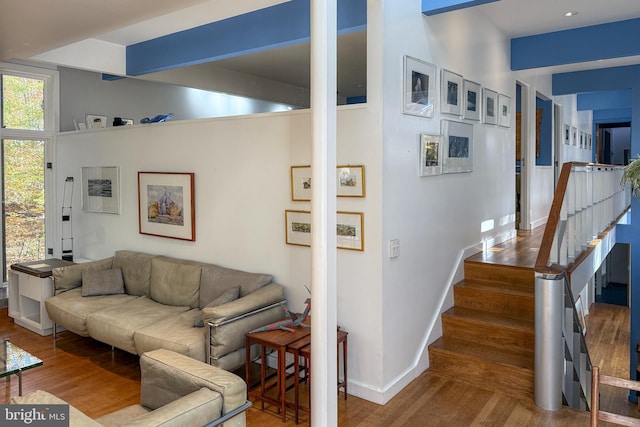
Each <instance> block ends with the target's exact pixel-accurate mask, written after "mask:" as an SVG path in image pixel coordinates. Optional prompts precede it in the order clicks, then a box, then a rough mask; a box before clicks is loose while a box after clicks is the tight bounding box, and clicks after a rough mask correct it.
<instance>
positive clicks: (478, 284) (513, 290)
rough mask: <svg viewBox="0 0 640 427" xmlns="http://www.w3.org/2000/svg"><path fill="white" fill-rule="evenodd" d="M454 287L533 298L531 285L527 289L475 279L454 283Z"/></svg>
mask: <svg viewBox="0 0 640 427" xmlns="http://www.w3.org/2000/svg"><path fill="white" fill-rule="evenodd" d="M454 286H460V287H465V288H474V289H480V290H483V291H488V292H501V293H505V294H510V295H518V296H525V297H532V298H533V296H534V289H533V285H532V286H531V287H528V286H523V285H518V284H512V283H509V284H507V283H492V282H487V281H484V280H477V279H462V280H461V281H459V282H458V283H456V284H455V285H454Z"/></svg>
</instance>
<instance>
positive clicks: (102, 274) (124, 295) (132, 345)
mask: <svg viewBox="0 0 640 427" xmlns="http://www.w3.org/2000/svg"><path fill="white" fill-rule="evenodd" d="M52 274H53V279H54V286H55V295H54V296H53V297H51V298H49V299H47V300H46V301H45V306H46V309H47V313H48V314H49V317H50V318H51V320H53V322H55V324H57V325H59V326H62V327H64V328H66V329H67V330H69V331H71V332H74V333H76V334H78V335H82V336H90V337H92V338H94V339H96V340H98V341H102V342H104V343H107V344H110V345H112V346H114V347H117V348H120V349H122V350H125V351H128V352H130V353H133V354H143V353H145V352H148V351H152V350H156V349H159V348H164V349H168V350H172V351H174V352H176V353H181V354H185V355H187V356H190V357H192V358H194V359H197V360H200V361H203V362H207V363H209V364H212V365H214V366H218V367H220V368H222V369H226V370H233V369H235V368H237V367H239V366H241V365H242V364H243V363H244V361H245V351H244V346H245V334H246V333H247V332H248V331H250V330H252V329H255V328H257V327H259V326H263V325H266V324H269V323H271V322H274V321H276V320H278V319H281V318H282V317H283V316H284V310H283V309H282V306H281V304H282V303H283V302H284V288H283V287H282V286H281V285H279V284H276V283H273V282H272V277H271V275H268V274H256V273H248V272H244V271H238V270H232V269H228V268H224V267H220V266H217V265H214V264H207V263H201V262H195V261H189V260H183V259H176V258H171V257H166V256H161V255H152V254H148V253H143V252H134V251H117V252H116V253H115V254H114V256H113V257H110V258H106V259H102V260H99V261H92V262H88V263H81V264H74V265H71V266H67V267H62V268H57V269H54V270H53V272H52ZM207 305H210V306H207ZM196 324H201V325H204V326H203V327H197V326H196ZM54 329H55V328H54ZM54 337H55V334H54Z"/></svg>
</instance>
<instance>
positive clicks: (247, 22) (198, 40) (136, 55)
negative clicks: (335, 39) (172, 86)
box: [127, 0, 367, 76]
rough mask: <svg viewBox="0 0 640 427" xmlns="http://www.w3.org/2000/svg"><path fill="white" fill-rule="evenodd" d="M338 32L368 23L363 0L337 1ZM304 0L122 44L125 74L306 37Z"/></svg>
mask: <svg viewBox="0 0 640 427" xmlns="http://www.w3.org/2000/svg"><path fill="white" fill-rule="evenodd" d="M337 24H338V33H339V34H345V33H348V32H355V31H361V30H364V29H366V26H367V0H339V1H338V23H337ZM310 34H311V32H310V6H309V0H291V1H289V2H286V3H282V4H278V5H275V6H271V7H268V8H265V9H261V10H257V11H254V12H250V13H246V14H243V15H238V16H234V17H231V18H227V19H224V20H222V21H217V22H213V23H211V24H207V25H202V26H200V27H196V28H192V29H189V30H185V31H180V32H178V33H174V34H169V35H166V36H163V37H158V38H156V39H153V40H148V41H145V42H141V43H137V44H133V45H130V46H127V74H128V75H132V76H139V75H142V74H147V73H153V72H157V71H164V70H169V69H173V68H178V67H184V66H188V65H196V64H202V63H206V62H212V61H216V60H220V59H224V58H231V57H236V56H241V55H246V54H250V53H256V52H261V51H266V50H270V49H275V48H278V47H285V46H290V45H294V44H298V43H303V42H307V41H309V38H310Z"/></svg>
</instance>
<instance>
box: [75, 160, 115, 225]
mask: <svg viewBox="0 0 640 427" xmlns="http://www.w3.org/2000/svg"><path fill="white" fill-rule="evenodd" d="M119 175H120V173H119V170H118V167H117V166H102V167H83V168H82V210H83V211H85V212H98V213H108V214H119V213H120V176H119Z"/></svg>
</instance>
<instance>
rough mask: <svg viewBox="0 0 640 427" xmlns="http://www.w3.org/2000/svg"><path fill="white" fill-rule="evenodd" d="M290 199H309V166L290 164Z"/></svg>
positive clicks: (300, 200)
mask: <svg viewBox="0 0 640 427" xmlns="http://www.w3.org/2000/svg"><path fill="white" fill-rule="evenodd" d="M291 200H293V201H294V202H305V201H309V200H311V166H309V165H306V166H291Z"/></svg>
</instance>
